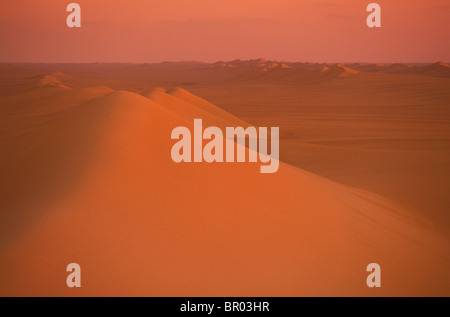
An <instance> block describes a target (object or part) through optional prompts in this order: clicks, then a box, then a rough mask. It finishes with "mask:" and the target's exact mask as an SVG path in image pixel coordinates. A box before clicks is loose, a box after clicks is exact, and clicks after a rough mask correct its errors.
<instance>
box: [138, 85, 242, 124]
mask: <svg viewBox="0 0 450 317" xmlns="http://www.w3.org/2000/svg"><path fill="white" fill-rule="evenodd" d="M142 95H143V96H144V97H147V98H149V99H150V100H153V101H155V102H156V103H158V104H160V105H162V106H164V107H165V108H166V109H168V110H169V111H171V112H173V113H174V114H176V115H178V116H180V117H182V118H184V119H186V120H188V121H191V122H193V120H194V119H196V118H201V119H203V121H204V123H205V125H206V126H218V127H220V128H222V129H224V128H225V127H227V126H243V127H246V126H248V123H246V122H244V121H242V120H241V119H238V118H236V117H235V116H233V115H231V114H229V113H227V112H225V111H223V110H222V109H220V108H219V107H217V106H215V105H213V104H212V103H210V102H208V101H206V100H204V99H202V98H200V97H197V96H195V95H192V94H190V93H189V92H187V91H186V90H184V89H181V88H173V89H171V90H169V91H166V90H164V89H163V88H160V87H158V88H154V89H151V90H149V91H147V92H145V93H143V94H142Z"/></svg>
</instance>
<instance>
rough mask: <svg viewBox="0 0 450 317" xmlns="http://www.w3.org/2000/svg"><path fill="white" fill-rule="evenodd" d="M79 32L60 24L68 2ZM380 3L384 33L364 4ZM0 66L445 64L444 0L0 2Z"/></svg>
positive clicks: (449, 33) (449, 48) (449, 34)
mask: <svg viewBox="0 0 450 317" xmlns="http://www.w3.org/2000/svg"><path fill="white" fill-rule="evenodd" d="M71 2H76V3H79V4H80V5H81V8H82V27H81V28H80V29H76V28H74V29H70V28H68V27H67V26H66V17H67V15H68V13H67V12H66V10H65V9H66V6H67V4H69V3H71ZM370 2H377V3H379V4H380V5H381V6H382V28H381V29H369V28H368V27H367V26H366V22H365V21H366V17H367V13H366V10H365V9H366V6H367V4H369V3H370ZM0 3H1V5H0V43H1V44H0V45H1V50H0V62H97V61H99V62H160V61H165V60H171V61H178V60H199V61H207V62H212V61H217V60H232V59H236V58H240V59H252V58H259V57H263V58H267V59H276V60H288V61H311V62H434V61H438V60H442V61H447V62H448V61H450V40H449V39H450V27H449V22H448V18H449V16H450V2H449V1H448V0H395V1H394V0H380V1H372V0H371V1H368V0H367V1H366V0H277V1H264V0H259V1H256V0H189V1H187V0H128V1H125V0H78V1H76V0H75V1H73V0H72V1H69V0H68V1H63V0H39V1H30V0H0Z"/></svg>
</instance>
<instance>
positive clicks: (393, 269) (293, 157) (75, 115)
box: [0, 60, 450, 297]
mask: <svg viewBox="0 0 450 317" xmlns="http://www.w3.org/2000/svg"><path fill="white" fill-rule="evenodd" d="M260 63H266V64H267V63H268V61H265V60H255V61H251V62H245V61H233V62H229V64H230V65H236V68H237V69H239V68H241V69H240V70H238V71H237V73H234V72H235V71H236V70H235V71H233V75H232V76H231V75H230V74H228V73H222V72H221V71H220V70H217V67H219V68H220V67H222V65H215V66H214V67H211V65H206V66H205V65H203V64H202V65H192V64H189V66H186V65H185V64H183V66H182V68H183V70H178V71H176V70H175V69H176V67H175V66H174V65H173V64H168V65H167V66H162V65H156V66H148V65H145V66H142V67H141V65H138V66H136V65H128V66H124V65H109V66H108V65H90V66H86V65H80V66H78V67H75V66H73V65H66V66H65V67H62V68H61V70H60V71H57V70H53V69H52V68H53V67H57V66H61V65H48V66H42V65H35V66H33V67H32V68H30V70H29V73H26V72H25V75H24V73H23V70H20V72H19V71H17V72H15V71H12V70H10V72H11V73H10V74H9V75H7V74H5V73H3V74H2V75H0V88H1V91H2V92H3V93H2V95H1V96H0V127H1V130H0V133H1V138H0V164H1V166H2V168H1V169H0V177H1V179H2V180H3V181H2V182H1V183H0V186H1V192H2V193H3V194H2V196H1V198H0V199H1V205H2V210H1V213H0V229H1V230H0V236H1V238H0V266H1V267H2V269H1V270H0V285H2V287H1V288H0V295H1V296H15V295H20V296H71V295H82V296H88V295H93V296H228V297H229V296H315V295H319V296H410V295H417V296H432V295H439V296H448V295H449V288H448V285H449V282H450V275H449V274H448V272H447V271H448V267H449V264H450V258H449V253H448V250H449V239H448V238H447V237H446V236H445V235H444V234H442V232H441V231H440V230H438V229H436V228H435V227H434V226H431V225H429V222H427V220H426V219H427V217H426V216H424V215H423V214H420V213H417V212H416V209H418V207H417V206H415V207H414V208H409V206H407V205H405V204H402V200H401V199H400V200H398V201H396V200H395V199H392V198H391V197H388V195H387V196H385V195H383V194H380V193H379V192H377V190H376V189H377V188H378V187H377V186H375V185H373V184H372V186H373V188H374V189H375V190H372V188H371V187H370V186H369V185H370V183H369V182H366V183H364V182H362V183H361V184H363V185H361V186H354V185H353V184H352V185H349V184H348V183H347V182H350V183H351V182H355V180H357V179H358V178H357V177H355V175H356V176H359V177H361V179H363V180H364V179H366V181H367V179H368V180H372V181H374V182H378V183H379V184H380V186H381V187H382V188H385V187H386V185H385V183H383V177H384V175H385V174H384V173H385V171H386V173H395V172H396V169H395V168H392V165H389V164H391V163H392V161H394V162H395V161H402V160H405V162H403V161H402V164H403V166H406V167H407V168H408V170H407V172H405V173H404V174H401V175H402V177H406V176H405V175H409V178H405V180H404V184H405V186H414V178H415V177H417V178H422V179H423V180H424V181H428V180H429V179H431V180H429V181H430V183H428V184H425V186H429V187H430V186H433V184H434V183H432V182H433V180H432V178H427V176H426V175H424V176H422V174H420V173H421V171H420V169H418V167H420V162H421V161H420V160H419V158H424V159H425V160H429V162H434V161H433V159H436V158H437V159H438V160H440V161H442V162H443V163H445V162H446V161H445V160H446V158H445V156H441V154H442V153H447V152H445V151H447V150H448V146H449V145H448V144H447V143H445V142H446V141H445V140H447V139H446V138H447V135H446V133H447V132H446V131H441V132H439V133H440V134H439V135H438V134H433V133H438V132H433V131H434V130H432V127H435V126H436V124H439V123H436V122H437V121H433V120H436V119H435V113H433V112H432V111H441V112H442V113H443V114H446V113H447V110H445V109H444V110H442V107H438V106H439V104H438V101H437V100H441V102H444V103H445V100H446V99H445V98H447V97H446V95H444V92H445V90H442V89H444V88H440V87H441V86H440V85H442V87H445V84H446V83H448V82H447V79H446V78H436V77H430V76H429V75H424V76H422V75H418V74H414V75H412V74H410V75H397V74H386V73H367V72H364V71H362V70H357V69H356V68H357V67H358V66H356V65H355V66H356V68H351V67H349V66H345V65H328V66H324V65H314V67H313V68H311V69H306V68H303V69H299V68H296V67H295V65H289V64H286V63H284V64H285V65H287V66H289V67H284V66H283V64H280V65H281V66H280V67H274V68H271V69H270V70H268V71H267V72H263V73H261V72H260V71H259V70H260V68H261V67H262V66H256V68H255V69H253V66H252V65H254V64H260ZM7 67H10V66H7V65H0V69H2V68H3V69H5V68H7ZM46 67H47V68H46ZM152 67H154V71H155V72H159V71H160V70H162V69H164V67H168V69H169V70H170V71H171V72H172V71H173V72H174V73H173V75H172V76H173V77H169V74H166V73H164V72H162V71H161V72H160V73H158V74H162V75H161V76H162V77H161V78H162V79H161V80H160V81H158V80H157V79H156V78H155V77H152V76H154V75H152V72H149V69H152ZM173 67H175V68H173ZM186 67H187V68H186ZM195 67H198V69H196V70H193V69H195ZM223 67H227V69H228V68H230V67H229V66H223ZM325 67H326V68H325ZM377 67H384V66H377ZM430 67H432V68H433V69H434V68H436V67H437V68H439V69H440V67H444V68H445V67H446V66H445V65H437V66H433V65H432V66H430ZM425 68H426V67H424V69H425ZM88 69H91V70H90V71H88ZM123 69H126V70H128V71H127V72H123ZM214 69H216V70H214ZM230 69H231V68H230ZM244 69H245V70H244ZM249 69H250V70H249ZM254 70H255V71H254ZM256 70H258V71H257V72H256ZM56 71H57V72H56ZM177 72H178V73H177ZM213 72H218V73H217V74H219V75H217V76H218V77H219V76H223V77H220V78H215V79H214V81H207V80H205V78H206V79H208V78H210V77H211V78H212V76H213ZM271 72H272V73H271ZM47 74H50V75H47ZM66 74H67V75H66ZM122 74H123V75H122ZM116 76H117V77H116ZM121 76H129V77H128V78H126V79H122V81H123V84H122V86H123V87H126V88H129V87H134V89H121V88H120V87H118V86H121V85H120V82H121V79H120V77H121ZM233 76H235V77H233ZM399 76H400V77H399ZM36 78H40V79H38V82H40V81H41V80H45V82H47V83H46V84H45V85H38V86H36ZM202 80H205V81H207V83H202ZM278 80H280V81H278ZM83 82H84V86H83ZM183 83H187V84H184V85H183ZM408 83H409V85H412V86H413V87H415V88H414V90H409V88H408V89H406V90H405V88H399V87H405V85H407V84H408ZM427 85H428V86H427ZM180 86H182V87H180ZM155 87H156V88H155ZM161 87H167V88H170V89H168V90H166V89H165V88H161ZM392 87H393V88H392ZM407 87H410V86H407ZM416 87H419V88H416ZM388 89H394V90H393V91H392V90H388ZM401 89H403V90H401ZM420 89H422V90H420ZM424 89H425V90H424ZM131 90H134V91H131ZM374 91H375V93H374ZM443 91H444V92H443ZM364 94H365V95H364ZM408 94H413V96H412V97H411V96H410V97H408V96H407V95H408ZM414 94H416V95H414ZM199 96H202V97H199ZM374 96H376V98H375V97H374ZM423 96H425V97H423ZM203 97H204V98H203ZM364 98H366V99H364ZM409 98H411V99H409ZM432 98H436V99H432ZM214 100H219V101H220V102H221V103H222V105H221V107H219V106H218V105H216V104H215V103H216V102H215V101H214ZM363 100H367V101H366V102H367V104H363V103H362V101H363ZM411 100H414V102H415V103H414V105H413V106H412V107H411V109H412V110H411V109H410V108H409V106H408V105H409V103H410V102H411ZM430 100H433V104H438V106H436V107H437V108H433V109H434V110H433V109H430V108H426V111H428V112H424V111H425V110H423V109H422V108H421V105H422V104H427V102H428V103H429V102H430ZM442 100H444V101H442ZM381 101H383V102H384V103H383V105H382V106H378V104H377V106H376V107H375V108H374V107H373V104H374V103H378V102H381ZM389 102H391V103H392V104H389ZM402 102H403V103H402ZM421 102H422V103H421ZM396 105H398V106H396ZM227 108H228V109H229V111H226V110H225V109H227ZM387 108H389V109H388V110H389V111H391V112H388V113H385V112H383V111H387V110H386V109H387ZM391 108H395V109H396V110H395V111H397V112H396V113H397V114H398V115H397V116H395V115H394V114H395V113H394V112H392V111H394V110H392V109H391ZM336 109H337V110H336ZM355 109H356V110H355ZM436 109H437V110H436ZM231 113H233V114H231ZM424 113H425V115H424ZM194 118H203V119H204V122H205V124H207V125H216V126H219V127H225V126H237V125H247V124H248V123H247V122H249V123H250V124H254V125H261V124H264V125H277V126H280V129H281V130H282V131H284V132H283V134H282V138H283V139H282V144H281V146H282V147H281V155H282V160H283V161H284V162H283V163H281V165H280V168H279V171H278V172H277V173H275V174H270V175H268V174H261V173H259V163H236V164H229V163H213V164H209V163H190V164H188V163H180V164H177V163H174V162H173V161H172V160H171V158H170V150H171V146H172V144H173V140H171V139H170V134H171V131H172V129H173V128H175V127H177V126H186V127H189V128H190V129H192V128H193V119H194ZM417 118H422V119H424V118H425V119H426V120H428V122H430V123H428V125H427V123H424V121H420V120H419V119H417ZM438 119H439V120H441V121H442V124H443V125H444V126H445V124H447V123H448V122H447V121H446V120H447V117H445V116H444V115H441V116H440V117H439V118H438ZM408 120H411V121H408ZM405 122H406V123H405ZM411 122H412V123H411ZM391 124H392V126H391ZM408 124H409V125H408ZM401 127H407V128H402V129H404V130H405V131H406V132H404V133H409V134H408V136H409V138H407V137H406V136H405V135H402V137H399V136H398V135H396V134H395V133H398V132H395V131H398V130H399V129H400V128H401ZM369 128H370V130H368V129H369ZM396 129H397V130H396ZM420 129H426V137H427V138H425V139H424V137H422V140H425V141H424V142H422V143H420V144H421V145H420V146H422V147H423V148H421V149H417V146H418V145H417V142H418V141H417V139H418V137H417V135H419V136H420V133H422V132H421V131H423V130H420ZM355 131H360V133H359V134H357V133H355ZM402 131H403V130H402ZM350 136H351V137H350ZM394 141H395V142H397V143H395V144H393V143H392V142H394ZM410 148H413V149H414V151H415V152H411V151H410V150H409V149H410ZM429 148H431V150H430V149H429ZM321 151H323V153H325V154H326V155H323V153H322V152H321ZM321 153H322V154H321ZM366 155H367V156H368V157H369V158H373V160H374V161H371V162H373V164H372V163H371V164H370V165H364V160H366V158H365V156H366ZM380 155H387V158H386V157H384V156H383V157H384V158H383V159H381V158H380ZM402 155H404V156H402ZM414 162H417V164H419V165H414V164H413V163H414ZM294 163H295V164H294ZM344 163H346V164H348V165H349V166H351V168H347V167H346V166H347V165H345V166H344V165H343V164H344ZM314 164H315V165H314ZM294 165H296V166H294ZM302 165H305V166H307V167H308V168H307V169H308V170H310V171H307V170H306V169H305V168H303V167H302ZM430 168H436V169H438V170H437V171H438V172H439V171H440V173H441V174H443V175H442V177H444V176H445V174H446V172H447V170H443V169H442V168H441V165H439V164H431V167H430ZM314 169H317V170H318V171H320V173H322V174H319V172H317V173H312V172H311V171H312V170H314ZM366 170H369V171H372V172H371V173H369V172H365V171H366ZM332 172H334V173H335V174H333V173H332ZM363 172H364V173H366V174H364V173H363ZM408 173H409V174H408ZM329 175H332V176H329ZM361 175H362V176H361ZM339 177H340V178H341V179H342V181H338V179H339ZM380 178H381V179H380ZM368 184H369V185H368ZM436 184H438V185H440V188H441V189H440V190H441V191H442V195H443V193H444V192H445V191H446V187H445V186H446V183H444V181H443V182H442V183H436ZM414 188H415V187H414ZM414 190H415V189H413V190H411V191H410V193H416V192H415V191H414ZM437 192H438V190H437ZM423 194H424V196H426V195H428V194H427V192H425V190H423ZM439 197H441V196H432V198H431V199H430V200H429V201H431V202H433V201H435V202H436V201H438V202H439V203H440V204H442V205H443V204H445V202H444V200H443V199H444V198H442V197H443V196H442V197H441V198H439ZM439 199H441V200H439ZM71 262H76V263H79V264H80V265H81V267H82V281H83V282H82V283H83V285H82V287H81V288H80V289H75V290H74V289H69V288H68V287H67V286H66V285H65V279H66V276H67V272H66V271H65V268H66V266H67V264H68V263H71ZM372 262H376V263H379V264H380V265H381V267H382V283H383V284H382V285H383V286H382V287H381V288H379V289H369V288H368V287H367V286H366V283H365V281H366V277H367V274H368V273H367V272H366V266H367V264H369V263H372Z"/></svg>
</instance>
